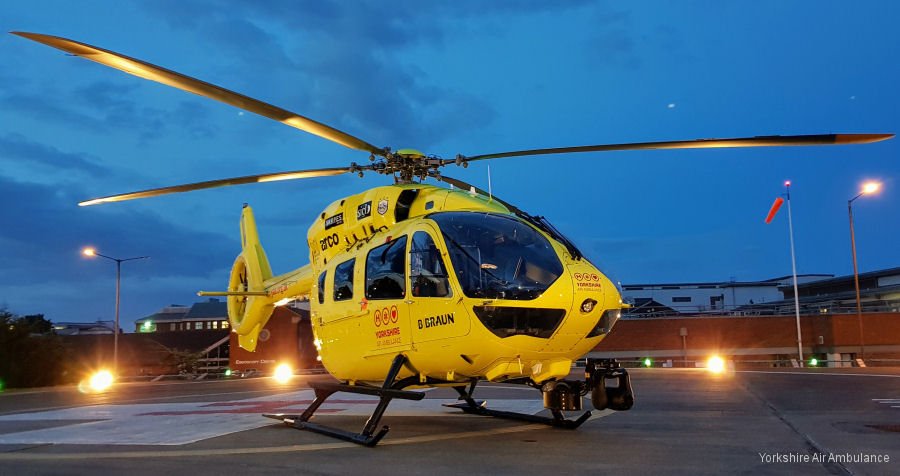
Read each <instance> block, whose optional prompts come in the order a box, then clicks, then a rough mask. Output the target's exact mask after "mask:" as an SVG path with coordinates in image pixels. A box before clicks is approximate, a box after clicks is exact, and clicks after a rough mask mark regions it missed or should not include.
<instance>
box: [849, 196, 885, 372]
mask: <svg viewBox="0 0 900 476" xmlns="http://www.w3.org/2000/svg"><path fill="white" fill-rule="evenodd" d="M880 188H881V184H880V183H877V182H866V183H865V184H863V188H862V191H860V192H859V193H858V194H856V196H855V197H853V198H851V199H850V200H847V215H848V216H849V217H850V251H851V252H852V254H853V285H854V286H855V288H856V320H857V322H858V324H859V356H860V358H862V359H865V358H866V344H865V341H864V339H863V321H862V304H861V303H860V299H859V268H858V267H857V264H856V234H855V233H854V232H853V202H854V201H855V200H856V199H857V198H859V197H861V196H863V195H871V194H873V193H875V192H877V191H878V190H879V189H880Z"/></svg>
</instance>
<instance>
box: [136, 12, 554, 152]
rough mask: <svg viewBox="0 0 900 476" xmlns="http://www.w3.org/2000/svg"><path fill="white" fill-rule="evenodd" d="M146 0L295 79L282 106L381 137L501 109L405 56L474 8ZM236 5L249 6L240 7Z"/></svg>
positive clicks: (451, 128)
mask: <svg viewBox="0 0 900 476" xmlns="http://www.w3.org/2000/svg"><path fill="white" fill-rule="evenodd" d="M535 5H539V3H537V2H535ZM145 8H147V10H148V11H149V12H150V13H151V14H153V15H156V16H158V17H161V18H162V19H163V20H164V21H166V22H167V23H168V24H169V25H170V26H171V27H173V28H175V29H179V30H184V31H188V32H189V33H190V34H192V35H196V36H197V38H198V39H197V42H202V43H204V44H208V43H214V45H215V47H216V48H218V49H219V50H221V53H222V54H224V55H227V56H229V57H231V58H234V59H235V60H236V61H238V62H239V63H240V64H241V65H242V67H244V68H246V70H247V71H251V72H252V71H257V73H256V75H257V76H259V73H258V72H259V70H260V69H264V71H265V73H267V76H269V77H268V78H262V79H261V81H264V82H266V83H267V84H275V85H279V86H280V85H283V84H291V90H290V92H287V93H283V94H282V98H283V97H285V95H287V97H289V98H290V104H279V105H280V106H283V107H286V108H288V109H292V110H296V111H297V112H298V113H300V114H303V115H306V116H309V117H311V118H313V119H316V120H319V121H323V122H325V123H327V124H329V125H332V126H334V127H337V128H338V129H341V130H345V131H347V132H348V133H350V134H354V135H357V134H358V135H360V136H361V138H363V139H364V140H367V141H369V142H372V143H373V144H375V145H376V146H382V145H390V146H393V147H408V146H413V147H419V148H426V147H427V146H430V145H432V144H434V143H436V142H439V141H441V140H443V139H445V138H448V137H458V136H459V135H460V134H462V133H464V132H465V131H472V130H476V129H478V128H480V127H483V126H485V125H486V124H488V123H490V121H491V120H492V119H493V117H494V116H495V113H494V111H493V110H492V109H491V107H490V106H489V105H488V103H487V102H486V101H484V100H482V99H480V98H478V97H476V96H474V95H471V94H468V93H466V92H464V91H457V90H454V89H451V88H446V87H443V88H442V87H437V86H434V83H435V80H436V79H437V78H434V77H432V74H433V73H431V72H427V71H422V70H421V69H419V68H417V67H416V66H415V65H406V64H404V62H403V61H401V60H400V58H401V57H402V56H401V55H402V53H403V52H404V51H403V49H404V48H410V47H413V46H417V45H422V44H427V45H434V44H439V43H440V42H441V39H442V38H443V36H444V35H446V34H452V32H453V31H454V30H452V29H450V28H448V27H449V25H450V24H452V22H450V21H447V15H451V16H459V15H466V16H468V15H471V11H470V10H467V9H465V8H459V9H450V8H449V7H439V6H432V5H431V4H428V3H425V4H421V3H419V2H415V3H413V2H410V3H408V4H406V3H403V4H400V5H396V4H394V5H392V6H390V7H385V5H384V4H382V3H380V2H362V3H354V4H353V5H352V6H351V5H347V4H344V3H340V2H314V3H309V4H303V5H302V7H298V5H297V4H296V2H277V1H274V2H273V1H269V2H248V3H243V4H237V5H235V4H228V16H226V15H225V14H224V13H222V12H223V11H225V10H223V9H224V8H225V7H224V6H223V4H221V3H220V2H216V1H210V0H195V1H187V2H178V3H175V4H173V3H160V2H150V3H148V4H145ZM506 8H509V9H511V10H512V7H511V6H508V7H506ZM234 9H239V10H243V11H242V12H241V14H240V15H235V12H234V11H232V10H234ZM192 12H193V13H195V14H192ZM200 12H203V14H198V13H200ZM235 17H240V18H241V19H240V20H239V21H236V20H234V19H233V18H235ZM263 25H266V26H265V27H264V26H263ZM273 77H274V78H273ZM360 78H365V80H364V81H360ZM281 89H282V90H283V89H284V88H283V86H282V87H281ZM261 99H262V98H261ZM264 100H265V99H264Z"/></svg>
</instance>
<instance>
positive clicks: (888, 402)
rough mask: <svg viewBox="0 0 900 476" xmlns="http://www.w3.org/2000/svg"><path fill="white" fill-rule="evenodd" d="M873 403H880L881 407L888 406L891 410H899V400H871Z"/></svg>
mask: <svg viewBox="0 0 900 476" xmlns="http://www.w3.org/2000/svg"><path fill="white" fill-rule="evenodd" d="M872 401H873V402H875V403H880V404H882V405H890V406H891V408H900V405H897V404H898V403H900V398H873V399H872Z"/></svg>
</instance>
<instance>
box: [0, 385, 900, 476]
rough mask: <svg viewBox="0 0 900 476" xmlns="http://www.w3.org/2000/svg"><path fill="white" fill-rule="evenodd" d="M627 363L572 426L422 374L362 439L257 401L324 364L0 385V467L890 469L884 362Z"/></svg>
mask: <svg viewBox="0 0 900 476" xmlns="http://www.w3.org/2000/svg"><path fill="white" fill-rule="evenodd" d="M631 375H632V383H633V386H634V391H635V395H636V404H635V406H634V408H633V409H632V410H630V411H626V412H613V411H609V410H605V411H602V412H597V411H594V414H593V416H592V417H591V419H590V420H588V421H587V422H586V423H584V424H583V425H582V426H581V427H580V428H578V429H576V430H567V429H557V428H550V427H547V426H545V425H541V424H534V423H526V422H519V421H512V420H502V419H498V418H492V417H484V416H473V415H466V414H463V413H462V412H460V411H459V410H455V409H451V408H446V407H443V406H442V403H448V402H454V401H455V400H456V394H455V392H453V391H452V390H450V389H431V390H428V391H426V397H425V399H423V400H421V401H401V400H394V401H393V402H392V403H391V405H390V407H389V408H388V411H387V412H386V414H385V417H384V419H383V420H382V424H386V425H390V427H391V430H390V432H389V433H388V434H387V436H386V437H385V438H384V439H383V440H382V441H381V443H380V444H379V445H378V446H377V447H375V448H366V447H362V446H359V445H355V444H353V443H347V442H343V441H340V440H336V439H333V438H330V437H327V436H324V435H320V434H316V433H311V432H307V431H299V430H296V429H294V428H291V427H288V426H286V425H284V424H282V423H279V422H276V421H274V420H270V419H266V418H263V417H262V416H261V414H262V413H270V412H281V413H290V412H295V413H296V412H300V411H302V410H303V409H304V408H305V407H306V405H308V403H309V401H311V399H312V391H311V390H309V388H308V387H307V385H306V384H307V382H308V381H309V380H310V379H327V378H329V377H327V376H296V377H294V379H293V380H292V381H291V382H289V383H288V384H278V383H276V382H275V381H273V380H272V379H270V378H255V379H232V380H223V381H199V382H157V383H123V384H117V385H115V386H114V387H113V388H112V389H110V390H109V391H107V392H105V393H99V394H95V393H88V392H84V393H83V392H81V391H79V390H78V389H77V388H75V387H55V388H50V389H38V390H27V391H15V390H13V391H10V390H8V391H6V392H4V393H0V475H6V474H9V475H12V474H15V475H25V474H48V475H71V474H92V475H94V474H129V475H142V474H148V475H149V474H153V475H158V474H190V475H192V476H193V475H204V474H219V475H220V474H234V473H242V474H243V473H250V474H276V473H278V474H284V473H285V472H293V473H300V474H340V475H345V474H366V475H368V474H373V475H377V474H429V475H439V474H456V475H458V474H517V475H530V474H541V475H545V474H560V473H567V474H577V473H586V474H597V473H614V474H722V473H729V474H900V369H896V368H890V369H885V368H867V369H858V368H854V369H785V370H779V369H772V370H771V371H768V370H764V371H746V372H743V371H739V372H726V373H725V374H712V373H709V372H707V371H705V370H700V369H634V370H632V371H631ZM578 376H579V374H578V372H577V371H574V372H573V377H575V378H578ZM475 396H476V397H478V398H481V399H484V400H487V402H488V405H489V407H490V408H495V409H502V410H510V411H517V412H525V413H535V414H537V413H541V412H544V411H545V410H543V406H542V403H541V398H540V393H539V392H538V391H537V390H535V389H532V388H527V387H522V386H516V385H508V384H484V385H479V388H478V390H476V394H475ZM332 399H333V401H332V400H329V403H327V404H326V405H324V406H323V407H322V408H321V409H320V411H319V412H318V413H317V414H316V417H315V421H317V422H318V423H321V424H326V425H331V426H338V427H341V428H345V429H348V430H352V431H359V430H360V429H362V427H363V425H364V424H365V422H366V419H367V418H368V415H369V414H370V413H371V411H372V409H373V408H374V400H373V399H372V397H365V396H358V395H349V394H336V395H335V396H334V397H332ZM589 407H590V401H589V399H588V400H586V401H585V409H589ZM574 416H577V415H574Z"/></svg>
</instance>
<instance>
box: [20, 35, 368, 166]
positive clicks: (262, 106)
mask: <svg viewBox="0 0 900 476" xmlns="http://www.w3.org/2000/svg"><path fill="white" fill-rule="evenodd" d="M12 34H14V35H18V36H21V37H23V38H27V39H29V40H33V41H36V42H38V43H43V44H45V45H47V46H52V47H54V48H57V49H60V50H63V51H65V52H67V53H71V54H73V55H75V56H80V57H82V58H84V59H87V60H91V61H94V62H97V63H100V64H102V65H106V66H109V67H111V68H115V69H118V70H121V71H124V72H126V73H128V74H133V75H135V76H137V77H140V78H144V79H148V80H150V81H155V82H157V83H162V84H165V85H167V86H172V87H173V88H178V89H181V90H183V91H187V92H190V93H194V94H197V95H200V96H204V97H208V98H210V99H215V100H216V101H221V102H224V103H225V104H230V105H232V106H234V107H238V108H241V109H244V110H246V111H250V112H253V113H256V114H259V115H261V116H265V117H268V118H270V119H275V120H276V121H279V122H282V123H284V124H287V125H289V126H291V127H295V128H297V129H300V130H302V131H306V132H309V133H310V134H315V135H317V136H319V137H323V138H325V139H328V140H330V141H332V142H337V143H338V144H341V145H343V146H346V147H349V148H351V149H357V150H364V151H366V152H370V153H372V154H375V155H384V151H383V150H382V149H379V148H378V147H375V146H374V145H372V144H369V143H368V142H366V141H364V140H362V139H359V138H357V137H354V136H351V135H350V134H347V133H346V132H342V131H339V130H337V129H335V128H333V127H330V126H327V125H325V124H322V123H320V122H316V121H314V120H312V119H310V118H308V117H304V116H301V115H300V114H297V113H294V112H291V111H288V110H285V109H281V108H280V107H277V106H273V105H271V104H268V103H265V102H262V101H259V100H257V99H253V98H251V97H248V96H244V95H243V94H239V93H236V92H234V91H229V90H227V89H225V88H222V87H219V86H216V85H214V84H210V83H207V82H205V81H201V80H199V79H194V78H192V77H190V76H185V75H183V74H181V73H176V72H175V71H171V70H168V69H165V68H161V67H159V66H156V65H153V64H150V63H146V62H144V61H141V60H138V59H134V58H130V57H128V56H125V55H122V54H119V53H115V52H113V51H109V50H104V49H102V48H97V47H96V46H91V45H88V44H86V43H80V42H77V41H73V40H69V39H67V38H60V37H58V36H50V35H42V34H39V33H27V32H22V31H14V32H12Z"/></svg>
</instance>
